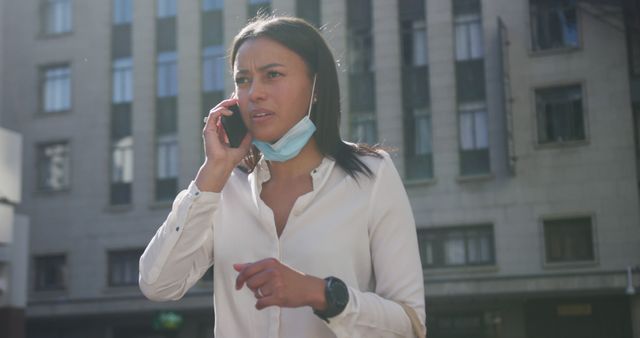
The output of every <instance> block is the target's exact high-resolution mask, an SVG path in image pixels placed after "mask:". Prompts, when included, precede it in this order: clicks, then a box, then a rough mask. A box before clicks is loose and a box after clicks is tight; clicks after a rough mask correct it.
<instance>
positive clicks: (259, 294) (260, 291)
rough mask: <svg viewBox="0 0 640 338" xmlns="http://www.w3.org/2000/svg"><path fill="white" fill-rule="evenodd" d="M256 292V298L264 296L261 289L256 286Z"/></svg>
mask: <svg viewBox="0 0 640 338" xmlns="http://www.w3.org/2000/svg"><path fill="white" fill-rule="evenodd" d="M256 293H257V294H258V298H262V297H264V295H263V294H262V289H260V288H258V290H257V291H256Z"/></svg>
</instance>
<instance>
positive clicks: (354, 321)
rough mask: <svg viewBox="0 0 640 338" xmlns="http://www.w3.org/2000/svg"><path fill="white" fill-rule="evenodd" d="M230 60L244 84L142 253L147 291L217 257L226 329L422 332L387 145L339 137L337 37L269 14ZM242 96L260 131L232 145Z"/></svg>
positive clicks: (191, 276)
mask: <svg viewBox="0 0 640 338" xmlns="http://www.w3.org/2000/svg"><path fill="white" fill-rule="evenodd" d="M230 60H231V67H232V70H233V76H234V79H235V95H234V96H235V97H233V98H231V99H228V100H224V101H222V102H221V103H220V104H218V105H217V106H216V107H215V108H213V109H212V110H211V111H210V113H209V117H208V119H207V120H206V125H205V127H204V130H203V138H204V144H205V153H206V159H205V161H204V164H203V165H202V166H201V167H200V169H199V171H198V173H197V175H196V178H195V180H194V181H193V182H191V184H190V185H189V187H188V189H186V190H184V191H182V192H181V193H179V194H178V196H177V197H176V199H175V201H174V203H173V208H172V210H171V213H170V214H169V216H168V217H167V220H166V221H165V222H164V224H163V225H162V226H161V227H160V229H159V230H158V231H157V233H156V234H155V236H154V237H153V239H152V240H151V242H150V243H149V245H148V246H147V248H146V250H145V252H144V254H143V255H142V257H141V258H140V288H141V290H142V292H143V293H144V294H145V295H146V296H147V297H148V298H149V299H152V300H176V299H180V298H181V297H182V296H183V295H184V294H185V292H186V291H187V290H188V289H189V288H190V287H191V286H192V285H193V284H194V283H196V282H197V281H198V280H199V279H200V278H201V277H202V275H203V274H204V273H205V272H206V271H207V269H208V268H209V267H210V266H211V265H212V264H213V266H214V283H213V285H214V306H215V316H216V318H215V334H216V336H217V337H265V336H268V337H336V336H337V337H409V336H413V331H412V326H411V324H412V323H411V320H410V316H409V315H408V314H407V313H408V312H405V310H404V309H403V307H402V305H404V306H408V307H409V308H410V311H409V312H413V311H415V312H416V313H417V314H418V317H419V319H418V320H417V321H414V323H415V322H418V323H419V326H422V327H424V320H425V318H424V314H425V308H424V286H423V278H422V267H421V264H420V258H419V254H418V245H417V240H416V231H415V223H414V220H413V216H412V212H411V208H410V206H409V201H408V199H407V196H406V192H405V191H404V188H403V185H402V181H401V180H400V177H399V175H398V173H397V171H396V169H395V167H394V166H393V162H392V161H391V159H390V158H389V156H388V154H386V153H385V152H384V151H382V150H377V149H375V148H371V147H368V146H364V145H354V144H349V143H345V142H343V141H342V140H341V139H340V135H339V129H338V127H339V118H340V107H339V102H340V98H339V90H338V79H337V72H336V65H335V62H334V59H333V56H332V55H331V52H330V51H329V48H328V46H327V44H326V42H325V41H324V40H323V39H322V37H321V35H320V34H319V33H318V31H317V30H316V29H315V28H313V27H312V26H311V25H309V24H307V23H306V22H304V21H303V20H300V19H295V18H283V17H279V18H270V19H260V20H257V21H255V22H252V23H250V24H248V25H247V26H246V27H245V28H244V29H243V30H242V31H241V32H240V33H239V34H238V35H237V36H236V38H235V40H234V42H233V48H232V50H231V55H230ZM235 104H237V105H239V107H240V112H241V115H242V120H243V121H244V123H245V125H246V126H247V129H248V133H247V135H246V136H245V137H244V139H243V140H242V142H241V144H240V146H239V147H238V148H231V147H230V146H229V145H228V144H227V142H226V140H227V137H226V136H227V135H226V134H225V132H224V129H223V128H222V127H221V124H220V118H221V116H222V115H226V116H230V115H232V114H233V113H232V112H231V110H229V107H231V106H233V105H235ZM252 143H253V145H254V147H252V146H251V144H252ZM239 164H242V165H243V167H242V168H240V167H239Z"/></svg>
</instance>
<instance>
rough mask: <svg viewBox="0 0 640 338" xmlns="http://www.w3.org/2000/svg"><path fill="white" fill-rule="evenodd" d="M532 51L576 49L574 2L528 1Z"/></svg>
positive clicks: (576, 26) (576, 32)
mask: <svg viewBox="0 0 640 338" xmlns="http://www.w3.org/2000/svg"><path fill="white" fill-rule="evenodd" d="M529 1H530V2H529V9H530V15H531V40H532V47H533V50H534V51H541V50H549V49H557V48H575V47H578V20H577V6H576V0H529Z"/></svg>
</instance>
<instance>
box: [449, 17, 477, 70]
mask: <svg viewBox="0 0 640 338" xmlns="http://www.w3.org/2000/svg"><path fill="white" fill-rule="evenodd" d="M455 41H456V46H455V50H456V61H466V60H474V59H479V58H482V57H483V56H484V43H483V38H482V20H481V18H480V13H473V14H465V15H459V16H456V17H455Z"/></svg>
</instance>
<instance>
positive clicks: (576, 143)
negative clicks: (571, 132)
mask: <svg viewBox="0 0 640 338" xmlns="http://www.w3.org/2000/svg"><path fill="white" fill-rule="evenodd" d="M576 85H577V86H580V88H581V91H582V122H583V128H584V139H582V140H569V141H563V142H546V143H541V142H540V138H539V136H538V129H539V128H540V126H539V123H538V103H537V97H536V91H538V90H541V89H542V90H544V89H551V88H559V87H570V86H576ZM530 95H531V107H532V108H531V109H532V113H533V114H532V116H531V119H532V121H531V122H532V124H531V125H532V126H534V128H533V129H532V133H531V137H532V142H533V147H534V149H535V150H544V149H561V148H572V147H580V146H586V145H588V144H590V143H591V131H590V123H589V103H588V99H587V98H588V95H589V88H588V86H587V83H586V81H585V80H583V79H578V80H573V81H558V82H548V83H544V84H539V85H533V86H532V87H531V89H530Z"/></svg>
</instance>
